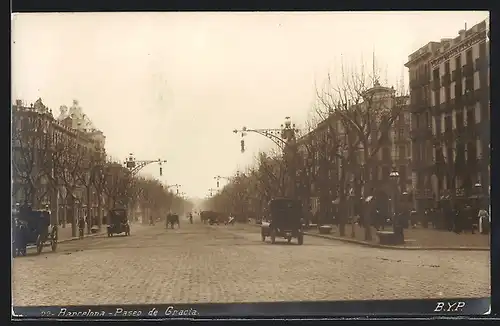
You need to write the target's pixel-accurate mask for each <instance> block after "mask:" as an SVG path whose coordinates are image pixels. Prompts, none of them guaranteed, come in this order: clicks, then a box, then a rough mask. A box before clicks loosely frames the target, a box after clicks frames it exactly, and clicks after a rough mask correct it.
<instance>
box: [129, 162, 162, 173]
mask: <svg viewBox="0 0 500 326" xmlns="http://www.w3.org/2000/svg"><path fill="white" fill-rule="evenodd" d="M135 163H136V164H137V165H136V166H135V167H133V168H132V169H130V172H131V173H132V175H133V176H135V175H136V174H137V173H139V171H140V170H142V169H143V168H144V167H146V166H147V165H149V164H153V163H158V164H160V165H161V164H162V163H167V161H166V160H148V161H135Z"/></svg>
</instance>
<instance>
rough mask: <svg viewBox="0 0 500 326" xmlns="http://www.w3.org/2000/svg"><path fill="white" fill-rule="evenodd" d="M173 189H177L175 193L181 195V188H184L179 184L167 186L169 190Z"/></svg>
mask: <svg viewBox="0 0 500 326" xmlns="http://www.w3.org/2000/svg"><path fill="white" fill-rule="evenodd" d="M173 187H175V188H176V191H175V193H176V194H177V195H178V194H179V188H180V187H182V185H180V184H177V183H176V184H175V185H167V189H170V188H173Z"/></svg>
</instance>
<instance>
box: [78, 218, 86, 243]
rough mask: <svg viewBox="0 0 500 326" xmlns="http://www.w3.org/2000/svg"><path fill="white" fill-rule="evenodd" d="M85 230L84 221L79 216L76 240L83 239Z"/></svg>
mask: <svg viewBox="0 0 500 326" xmlns="http://www.w3.org/2000/svg"><path fill="white" fill-rule="evenodd" d="M84 229H85V219H84V218H83V216H80V218H79V219H78V238H80V239H83V231H84Z"/></svg>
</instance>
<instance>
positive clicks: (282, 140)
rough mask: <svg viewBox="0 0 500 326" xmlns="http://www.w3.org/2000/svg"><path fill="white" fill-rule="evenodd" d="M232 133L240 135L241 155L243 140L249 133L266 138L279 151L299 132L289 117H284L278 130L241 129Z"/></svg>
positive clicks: (243, 147) (243, 145)
mask: <svg viewBox="0 0 500 326" xmlns="http://www.w3.org/2000/svg"><path fill="white" fill-rule="evenodd" d="M233 132H234V133H235V134H238V133H241V138H242V139H241V152H242V153H243V152H245V141H244V139H243V138H244V137H245V136H246V135H247V133H249V132H253V133H256V134H259V135H261V136H264V137H266V138H267V139H269V140H271V141H272V142H273V143H275V144H276V145H277V146H278V147H279V148H280V149H281V150H284V149H285V146H286V145H287V143H288V142H289V141H291V140H293V139H294V138H295V136H296V134H297V133H299V132H300V130H299V129H297V128H296V127H295V124H292V122H291V119H290V117H285V123H284V124H281V126H280V128H266V129H250V128H247V127H242V128H241V129H234V130H233Z"/></svg>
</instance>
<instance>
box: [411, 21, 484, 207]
mask: <svg viewBox="0 0 500 326" xmlns="http://www.w3.org/2000/svg"><path fill="white" fill-rule="evenodd" d="M487 29H488V26H487V21H482V22H481V23H479V24H477V25H475V26H473V27H472V28H470V29H465V30H460V31H459V35H458V36H457V37H456V38H454V39H442V40H441V41H440V42H430V43H428V44H427V45H426V46H424V47H422V48H421V49H419V50H418V51H416V52H415V53H413V54H411V55H410V56H409V61H408V63H406V64H405V66H406V67H407V68H409V71H410V97H411V111H412V121H413V123H412V131H411V135H412V142H413V162H414V165H413V186H414V188H415V190H416V191H415V199H416V201H417V210H423V209H425V208H429V207H432V206H435V205H436V201H438V200H439V199H442V198H443V197H452V198H454V199H457V198H467V197H469V196H470V195H472V193H473V192H474V191H475V190H477V188H481V190H480V191H482V192H483V193H484V194H485V195H487V193H488V188H489V179H490V172H489V169H490V164H489V161H490V160H489V151H490V149H489V144H490V136H489V111H490V104H489V49H488V48H489V45H488V41H487V38H488V36H487Z"/></svg>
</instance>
